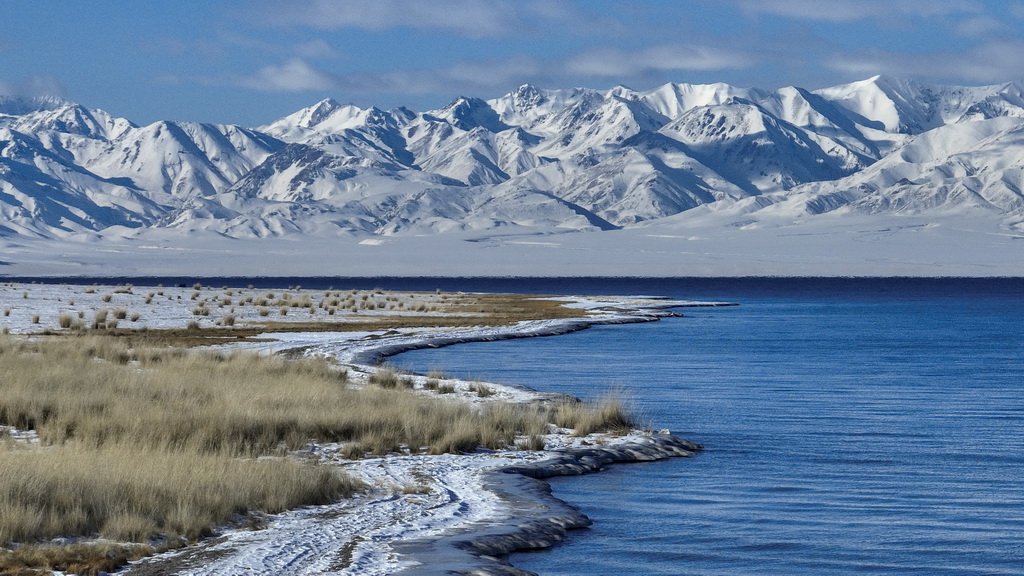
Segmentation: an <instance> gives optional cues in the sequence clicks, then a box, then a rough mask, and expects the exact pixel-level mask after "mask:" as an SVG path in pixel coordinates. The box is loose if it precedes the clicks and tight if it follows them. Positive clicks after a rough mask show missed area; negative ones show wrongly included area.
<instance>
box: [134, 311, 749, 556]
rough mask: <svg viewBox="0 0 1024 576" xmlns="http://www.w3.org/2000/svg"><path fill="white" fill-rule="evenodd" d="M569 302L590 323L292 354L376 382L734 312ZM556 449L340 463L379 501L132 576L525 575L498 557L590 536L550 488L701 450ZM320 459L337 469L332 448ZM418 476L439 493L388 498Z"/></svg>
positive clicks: (515, 393) (322, 512)
mask: <svg viewBox="0 0 1024 576" xmlns="http://www.w3.org/2000/svg"><path fill="white" fill-rule="evenodd" d="M564 300H566V301H567V302H568V303H569V305H570V306H572V307H574V308H580V309H581V315H582V313H583V312H587V313H590V314H591V316H588V317H585V318H584V317H581V318H570V319H560V320H542V321H533V322H522V323H519V324H518V325H516V326H511V327H499V328H492V327H486V328H485V327H477V328H467V329H458V330H449V331H443V332H427V333H407V334H397V335H390V336H386V337H384V338H379V339H373V340H365V339H363V340H351V339H349V340H344V341H324V340H322V339H311V340H309V341H308V342H307V341H303V340H302V338H301V335H299V334H296V335H294V336H296V338H292V339H289V342H290V344H289V346H288V348H296V347H297V348H298V349H301V350H303V351H304V352H305V353H307V354H322V355H329V356H334V357H336V358H337V359H338V360H339V361H340V362H342V363H343V364H346V365H348V366H350V368H352V369H355V370H357V371H359V372H364V373H368V372H372V371H374V370H376V369H377V368H376V365H377V364H378V363H379V362H380V361H381V360H383V359H385V358H387V357H388V356H392V355H394V354H398V353H400V352H405V351H409V350H413V349H419V348H432V347H441V346H449V345H453V344H457V343H463V342H483V341H495V340H504V339H511V338H527V337H538V336H554V335H559V334H566V333H570V332H575V331H578V330H583V329H585V328H588V327H590V326H594V325H601V324H625V323H637V322H651V321H656V320H658V319H660V318H663V317H666V316H672V315H675V313H674V312H672V311H670V309H671V308H679V307H687V306H722V305H730V304H728V303H717V302H691V301H673V300H663V299H652V298H648V297H616V298H609V297H601V298H596V299H595V298H582V297H566V298H564ZM320 336H321V337H322V335H320ZM286 349H287V348H286ZM283 350H284V349H281V348H278V349H277V351H283ZM487 385H488V386H490V387H493V388H495V389H496V390H498V394H496V395H495V397H494V398H495V399H502V400H506V401H508V400H511V401H518V402H528V401H538V402H544V401H549V400H551V399H553V398H558V397H560V396H561V395H558V394H551V393H543V392H538V391H536V390H533V389H530V388H527V387H525V386H514V385H508V384H498V383H487ZM474 401H475V399H474ZM549 438H553V439H554V441H552V442H549V448H548V449H547V450H545V451H544V452H541V453H536V452H518V451H513V450H509V451H497V452H493V453H491V452H485V451H481V452H478V453H476V454H468V455H442V456H421V455H409V456H387V457H383V458H374V459H367V460H360V461H356V462H344V463H342V462H338V464H339V466H340V467H341V468H343V469H345V470H346V471H347V472H350V473H352V474H354V475H356V476H361V477H362V478H363V479H364V480H365V481H367V482H368V484H370V485H371V486H373V488H372V489H371V490H370V492H369V493H368V494H366V495H363V496H360V497H357V498H355V499H352V500H345V501H342V502H339V503H337V504H335V505H329V506H320V507H309V508H304V509H300V510H294V511H291V512H287V513H284V514H280V515H277V516H274V517H273V518H271V519H270V522H269V524H268V526H267V527H266V528H265V529H263V530H260V531H257V532H246V531H243V530H230V531H226V532H224V533H223V534H222V535H221V537H219V538H215V539H212V540H210V541H207V542H204V543H201V544H200V545H198V546H194V547H190V548H187V549H185V550H183V551H178V552H171V553H168V554H164V555H161V556H157V557H153V558H150V559H147V560H143V561H141V562H139V563H136V564H134V565H132V566H130V567H128V568H127V569H126V570H125V571H124V573H126V574H130V575H132V576H157V575H161V576H163V575H172V574H173V575H176V576H186V575H188V576H191V575H197V576H198V575H199V574H204V575H213V574H216V575H220V576H229V575H231V576H234V575H237V574H288V575H314V574H316V575H325V574H339V575H340V574H367V575H385V574H395V573H401V574H409V575H440V574H453V573H456V574H473V575H481V576H482V575H517V576H522V575H528V574H531V573H530V572H526V571H523V570H520V569H517V568H515V567H513V566H512V565H510V564H509V563H508V562H506V561H504V560H503V559H501V558H499V556H501V555H503V554H506V553H508V552H511V551H514V550H523V549H530V548H539V547H548V546H551V545H554V544H556V543H557V542H560V541H561V540H562V539H563V538H564V537H565V534H566V531H568V530H570V529H574V528H582V527H586V526H589V525H590V520H589V518H587V517H586V515H584V514H583V513H581V512H580V511H579V510H577V509H576V508H574V507H573V506H571V505H569V504H567V503H565V502H563V501H561V500H559V499H557V498H555V497H554V496H552V495H551V490H550V486H549V485H548V484H547V483H546V482H544V481H543V478H549V477H552V476H559V475H576V474H585V473H589V472H594V471H598V470H600V469H601V468H602V467H603V466H605V465H607V464H610V463H614V462H635V461H652V460H659V459H664V458H670V457H685V456H691V455H692V454H693V453H695V452H696V451H698V450H700V449H701V447H700V446H699V445H697V444H694V443H691V442H688V441H685V440H682V439H679V438H675V437H673V436H671V435H669V434H643V433H634V434H631V435H628V436H625V437H618V438H606V439H604V440H603V442H604V445H601V446H594V445H590V446H586V444H587V443H588V442H587V441H585V440H586V439H573V438H570V437H568V436H560V435H555V436H553V437H552V436H549ZM593 440H594V439H593V438H591V439H590V441H591V442H590V443H591V444H592V441H593ZM558 442H561V444H560V445H559V444H558ZM312 449H313V450H319V451H320V452H321V455H322V456H324V457H326V459H327V460H328V461H330V460H331V457H332V448H331V447H312ZM334 451H335V452H336V449H335V450H334ZM417 470H426V471H427V472H428V473H429V474H430V475H431V476H432V477H433V478H434V480H435V482H436V484H435V485H434V486H433V487H432V488H433V490H432V491H431V492H430V493H429V494H425V495H416V494H414V495H411V496H410V495H402V494H400V493H399V491H398V490H397V489H396V488H392V489H390V490H388V489H382V488H381V487H382V486H384V485H386V484H390V485H391V486H395V487H397V486H398V485H400V484H401V483H402V482H403V481H408V480H409V479H410V478H413V477H414V476H415V474H416V471H417Z"/></svg>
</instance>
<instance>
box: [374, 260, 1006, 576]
mask: <svg viewBox="0 0 1024 576" xmlns="http://www.w3.org/2000/svg"><path fill="white" fill-rule="evenodd" d="M490 282H492V283H494V285H486V284H487V282H483V281H476V284H474V283H473V282H471V281H467V283H466V284H464V285H461V286H460V285H457V284H455V285H453V284H442V283H441V282H440V281H438V282H435V283H434V284H437V287H442V288H447V289H451V288H457V289H464V290H491V291H501V290H504V291H530V292H535V293H590V294H600V293H607V294H641V293H642V294H656V295H663V296H671V297H676V298H689V299H710V300H728V301H733V302H738V303H739V304H740V306H739V307H734V308H707V309H684V310H682V312H683V313H684V314H685V317H683V318H672V319H665V320H662V321H660V322H656V323H649V324H636V325H628V326H608V327H596V328H592V329H590V330H586V331H584V332H580V333H577V334H570V335H565V336H558V337H553V338H540V339H528V340H514V341H506V342H492V343H483V344H464V345H459V346H454V347H451V348H446V349H440V350H422V351H416V352H410V353H406V354H402V355H400V356H397V357H395V358H394V359H393V362H394V363H396V364H398V365H400V366H403V367H407V368H410V369H413V370H417V371H421V372H425V371H426V370H429V369H441V370H444V371H445V372H448V373H450V374H457V375H460V376H466V377H475V378H483V379H486V380H494V381H502V382H515V383H521V384H526V385H528V386H531V387H533V388H536V389H539V390H545V391H557V392H565V393H569V394H573V395H576V396H580V397H583V398H594V397H597V396H599V395H600V394H601V393H602V392H603V391H605V390H608V389H612V388H624V389H626V390H628V393H629V396H630V397H631V398H632V401H633V403H634V405H635V407H636V409H637V411H638V412H639V413H641V414H642V415H643V417H644V418H645V419H646V420H647V421H649V422H650V423H651V424H652V425H653V426H655V427H656V428H669V429H671V431H672V432H673V433H674V434H676V435H678V436H681V437H684V438H687V439H690V440H694V441H696V442H700V443H702V444H704V446H705V447H706V451H705V452H703V453H701V454H700V455H698V456H696V457H695V458H692V459H674V460H671V461H665V462H658V463H651V464H627V465H618V466H613V467H611V468H609V469H608V470H606V471H604V472H602V473H600V474H593V475H590V476H586V477H575V478H562V479H555V480H553V481H552V485H553V487H554V490H555V494H556V495H557V496H559V497H560V498H562V499H564V500H566V501H569V502H571V503H573V504H575V505H577V506H579V507H580V508H581V509H582V510H583V511H584V512H585V513H586V514H587V515H589V516H590V517H591V518H592V519H593V520H594V521H595V524H594V526H593V527H592V528H590V529H587V530H580V531H576V532H573V533H572V534H571V536H570V538H569V539H568V541H567V543H565V544H563V545H561V546H557V547H555V548H554V549H553V550H550V551H541V552H531V553H519V554H514V555H512V557H511V561H512V562H513V563H514V564H515V565H516V566H518V567H520V568H524V569H527V570H531V571H533V572H537V573H539V574H542V575H546V576H555V575H570V574H571V575H578V574H587V575H588V576H604V575H613V574H614V575H620V574H699V575H711V574H716V575H717V574H723V575H724V574H728V575H736V574H808V575H810V574H814V575H819V574H864V573H868V574H929V575H932V574H936V575H942V574H1022V573H1024V281H1021V280H952V279H947V280H898V279H896V280H893V279H877V280H812V279H805V280H793V279H787V280H780V279H776V280H766V279H740V280H685V281H676V280H633V281H628V280H612V279H609V280H589V281H569V280H552V281H548V283H547V284H545V282H544V281H540V280H532V281H520V283H518V284H517V283H515V282H497V281H490ZM385 287H389V286H385ZM395 287H415V286H408V285H401V286H395ZM420 287H427V286H425V285H421V286H420ZM430 287H431V288H432V287H434V286H433V284H430Z"/></svg>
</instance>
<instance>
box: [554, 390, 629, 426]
mask: <svg viewBox="0 0 1024 576" xmlns="http://www.w3.org/2000/svg"><path fill="white" fill-rule="evenodd" d="M554 423H555V425H556V426H558V427H560V428H571V429H572V430H573V435H574V436H586V435H588V434H591V433H593V432H611V433H617V434H627V433H629V432H630V431H631V430H633V429H634V428H636V427H637V423H636V421H635V420H634V418H633V416H632V415H631V414H630V411H629V410H628V409H627V407H626V406H625V404H624V402H623V400H622V395H621V394H619V393H618V392H610V393H608V394H605V395H604V396H602V397H600V398H598V399H597V400H596V401H594V402H581V401H579V400H575V399H567V400H564V401H562V402H560V403H559V404H558V405H557V406H556V408H555V418H554Z"/></svg>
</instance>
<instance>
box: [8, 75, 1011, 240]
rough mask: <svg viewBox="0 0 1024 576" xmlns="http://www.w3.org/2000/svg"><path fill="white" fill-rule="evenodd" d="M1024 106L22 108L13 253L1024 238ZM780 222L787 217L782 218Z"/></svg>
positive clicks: (42, 103) (874, 101)
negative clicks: (826, 233)
mask: <svg viewBox="0 0 1024 576" xmlns="http://www.w3.org/2000/svg"><path fill="white" fill-rule="evenodd" d="M1022 134H1024V88H1022V86H1020V85H1018V84H1015V83H1008V84H1002V85H997V86H986V87H971V88H968V87H949V86H932V85H924V84H919V83H916V82H912V81H908V80H902V79H898V78H887V77H875V78H871V79H868V80H864V81H861V82H854V83H851V84H846V85H842V86H835V87H832V88H826V89H823V90H817V91H809V90H805V89H802V88H796V87H787V88H782V89H779V90H775V91H769V90H760V89H741V88H735V87H732V86H728V85H725V84H713V85H688V84H668V85H665V86H662V87H659V88H657V89H654V90H651V91H647V92H638V91H634V90H630V89H628V88H624V87H621V86H620V87H616V88H614V89H612V90H608V91H603V92H602V91H597V90H587V89H572V90H542V89H538V88H536V87H533V86H529V85H524V86H521V87H519V88H517V89H516V90H514V91H512V92H511V93H509V94H507V95H505V96H502V97H500V98H496V99H493V100H490V101H484V100H481V99H479V98H472V97H459V98H457V99H455V100H454V101H453V102H452V103H451V104H449V105H447V106H445V107H443V108H441V109H439V110H433V111H427V112H421V113H420V112H413V111H410V110H407V109H404V108H399V109H395V110H390V111H384V110H379V109H377V108H369V109H361V108H358V107H355V106H351V105H342V104H339V103H338V102H335V101H333V100H324V101H322V102H318V103H316V104H314V105H313V106H310V107H309V108H306V109H303V110H299V111H298V112H295V113H294V114H291V115H289V116H286V117H284V118H281V119H280V120H277V121H275V122H273V123H271V124H269V125H267V126H263V127H260V128H256V129H247V128H242V127H238V126H231V125H219V124H198V123H190V122H157V123H155V124H152V125H149V126H136V125H135V124H133V123H131V122H130V121H128V120H125V119H121V118H114V117H112V116H110V115H109V114H107V113H105V112H103V111H102V110H90V109H87V108H84V107H82V106H80V105H77V104H74V103H71V102H66V101H62V100H59V99H33V100H18V99H5V98H0V214H2V221H0V233H2V234H3V235H5V236H13V235H26V236H39V237H64V236H69V235H73V234H76V233H81V232H99V231H104V232H105V233H119V232H118V231H125V232H127V231H129V230H138V229H145V228H172V229H182V230H199V229H202V230H210V231H215V232H219V233H221V234H225V235H227V236H233V237H262V236H279V235H289V234H313V235H325V234H326V235H339V234H403V233H409V234H423V233H443V232H448V231H458V230H475V231H482V232H484V233H486V232H487V231H489V230H495V231H497V230H502V233H504V232H505V231H508V230H509V229H521V230H535V231H537V232H548V231H554V230H559V231H564V230H593V231H598V230H611V229H617V228H623V227H630V226H636V225H639V224H641V223H644V222H651V221H656V220H659V219H663V218H666V217H669V216H674V215H677V214H681V213H683V212H687V211H690V210H694V209H695V208H698V207H699V208H701V209H702V210H703V211H706V212H707V213H708V214H711V213H715V212H723V211H730V212H731V213H743V214H744V215H745V217H747V218H753V219H757V218H758V214H759V213H760V212H761V211H764V210H769V212H770V213H771V214H774V215H779V214H784V215H786V216H787V217H804V216H807V217H813V216H814V215H816V214H820V213H823V212H835V211H849V212H857V213H861V214H891V213H922V212H929V211H940V212H943V213H951V212H957V211H964V210H967V211H971V212H975V213H978V214H987V215H991V216H992V222H993V226H994V227H1001V226H1008V225H1009V226H1014V225H1017V226H1019V225H1020V224H1019V222H1021V221H1022V220H1024V193H1022V189H1024V136H1022ZM766 214H767V213H766Z"/></svg>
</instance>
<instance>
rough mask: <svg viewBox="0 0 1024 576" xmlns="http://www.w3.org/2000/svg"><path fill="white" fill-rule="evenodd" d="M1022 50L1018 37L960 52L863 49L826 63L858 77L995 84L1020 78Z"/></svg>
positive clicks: (1023, 42)
mask: <svg viewBox="0 0 1024 576" xmlns="http://www.w3.org/2000/svg"><path fill="white" fill-rule="evenodd" d="M1022 52H1024V40H1022V39H1012V40H995V41H991V42H986V43H984V44H980V45H978V46H975V47H973V48H971V49H968V50H964V51H950V52H941V53H926V54H919V53H913V54H912V53H903V52H900V53H895V52H882V51H871V52H863V53H859V54H851V55H843V56H836V57H833V58H832V59H831V60H829V61H828V62H827V63H826V64H827V65H828V66H829V67H830V68H832V69H834V70H837V71H840V72H844V73H848V74H855V75H858V76H867V75H871V74H879V73H884V74H892V75H896V76H907V77H915V78H922V79H926V80H930V81H934V82H939V83H957V82H962V83H966V84H978V83H982V84H988V83H991V84H998V83H1001V82H1007V81H1011V80H1019V79H1022V78H1024V61H1022V60H1021V59H1020V54H1021V53H1022Z"/></svg>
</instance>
